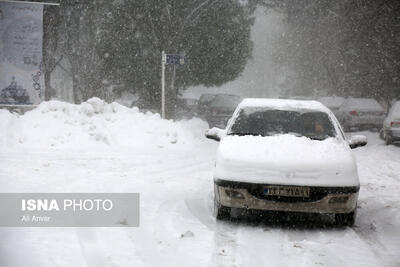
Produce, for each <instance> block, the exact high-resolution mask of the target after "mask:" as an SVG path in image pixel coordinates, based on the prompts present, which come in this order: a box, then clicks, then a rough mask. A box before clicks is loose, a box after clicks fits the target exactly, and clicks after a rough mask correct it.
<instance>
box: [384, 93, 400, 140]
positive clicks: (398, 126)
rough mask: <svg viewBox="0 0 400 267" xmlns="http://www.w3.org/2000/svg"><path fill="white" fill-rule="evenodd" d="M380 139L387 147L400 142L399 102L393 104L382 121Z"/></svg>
mask: <svg viewBox="0 0 400 267" xmlns="http://www.w3.org/2000/svg"><path fill="white" fill-rule="evenodd" d="M382 137H383V139H384V140H385V141H386V144H387V145H390V144H391V143H393V142H398V141H400V101H397V102H395V103H394V104H393V106H392V108H391V109H390V111H389V113H388V116H387V117H386V119H385V120H384V121H383V128H382Z"/></svg>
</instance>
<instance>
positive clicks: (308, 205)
mask: <svg viewBox="0 0 400 267" xmlns="http://www.w3.org/2000/svg"><path fill="white" fill-rule="evenodd" d="M206 136H207V137H208V138H210V139H214V140H220V141H221V143H220V145H219V147H218V152H217V160H216V166H215V171H214V194H215V200H214V204H215V214H216V216H217V218H218V219H222V218H226V217H230V216H231V215H232V213H237V212H239V213H243V212H244V213H246V212H257V211H283V212H298V213H314V214H334V215H335V220H336V222H337V223H338V224H345V225H352V224H354V221H355V216H356V208H357V199H358V191H359V188H360V183H359V179H358V174H357V166H356V161H355V158H354V156H353V155H352V153H351V151H350V147H351V148H355V147H357V146H361V145H365V144H366V137H365V136H355V137H354V138H353V139H351V140H350V141H349V142H348V141H347V140H346V139H345V136H344V134H343V132H342V130H341V127H340V126H339V123H338V121H337V120H336V118H335V117H334V116H333V115H332V113H331V112H330V111H329V109H328V108H326V107H325V106H324V105H322V104H321V103H319V102H317V101H298V100H282V99H244V100H243V101H242V102H241V103H240V104H239V106H238V108H237V109H236V111H235V113H234V114H233V117H232V119H231V120H230V121H229V125H228V127H227V128H226V129H224V130H222V129H218V128H212V129H210V130H209V131H208V132H207V133H206ZM349 145H350V147H349Z"/></svg>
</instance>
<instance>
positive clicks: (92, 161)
mask: <svg viewBox="0 0 400 267" xmlns="http://www.w3.org/2000/svg"><path fill="white" fill-rule="evenodd" d="M367 134H368V137H369V140H370V143H369V144H368V146H367V147H364V148H359V149H356V150H355V153H356V156H357V161H358V167H359V173H360V179H361V183H362V186H361V192H360V201H359V209H358V218H357V222H356V225H355V226H354V227H352V228H334V227H327V228H325V227H322V226H312V227H304V226H301V225H299V224H297V226H295V227H290V226H288V225H279V224H269V223H265V222H264V223H256V222H246V221H242V220H240V221H238V222H216V220H215V219H214V218H213V216H212V197H213V193H212V189H213V184H212V168H213V164H214V154H215V150H216V145H217V143H213V142H212V141H204V143H203V144H202V145H201V146H199V147H198V148H197V149H196V150H193V149H191V150H187V149H174V148H162V147H159V148H153V149H142V150H134V151H131V150H126V151H121V150H118V151H107V152H102V151H97V152H96V151H87V152H73V151H62V152H34V151H25V152H20V151H19V152H10V151H8V152H7V153H0V182H1V190H2V192H139V193H140V197H141V222H140V227H138V228H2V229H0V236H1V240H0V253H1V254H0V266H5V267H12V266H28V264H29V266H40V267H45V266H74V267H75V266H90V267H94V266H96V267H97V266H112V267H119V266H177V265H179V266H363V267H366V266H400V207H399V203H400V194H399V193H400V147H396V146H385V145H383V143H382V142H381V141H380V140H379V139H378V137H377V134H374V133H367Z"/></svg>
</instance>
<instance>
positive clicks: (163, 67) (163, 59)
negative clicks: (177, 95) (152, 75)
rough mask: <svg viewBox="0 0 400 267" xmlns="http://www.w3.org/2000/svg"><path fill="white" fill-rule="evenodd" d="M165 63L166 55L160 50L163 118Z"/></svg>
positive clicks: (163, 108)
mask: <svg viewBox="0 0 400 267" xmlns="http://www.w3.org/2000/svg"><path fill="white" fill-rule="evenodd" d="M165 64H166V55H165V53H164V51H162V52H161V118H163V119H165Z"/></svg>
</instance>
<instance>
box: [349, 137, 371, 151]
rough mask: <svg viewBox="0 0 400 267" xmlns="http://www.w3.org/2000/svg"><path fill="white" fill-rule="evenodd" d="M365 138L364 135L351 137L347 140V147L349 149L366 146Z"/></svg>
mask: <svg viewBox="0 0 400 267" xmlns="http://www.w3.org/2000/svg"><path fill="white" fill-rule="evenodd" d="M367 143H368V142H367V137H366V136H365V135H353V136H352V137H351V138H350V140H349V146H350V148H351V149H353V148H357V147H360V146H365V145H366V144H367Z"/></svg>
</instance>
